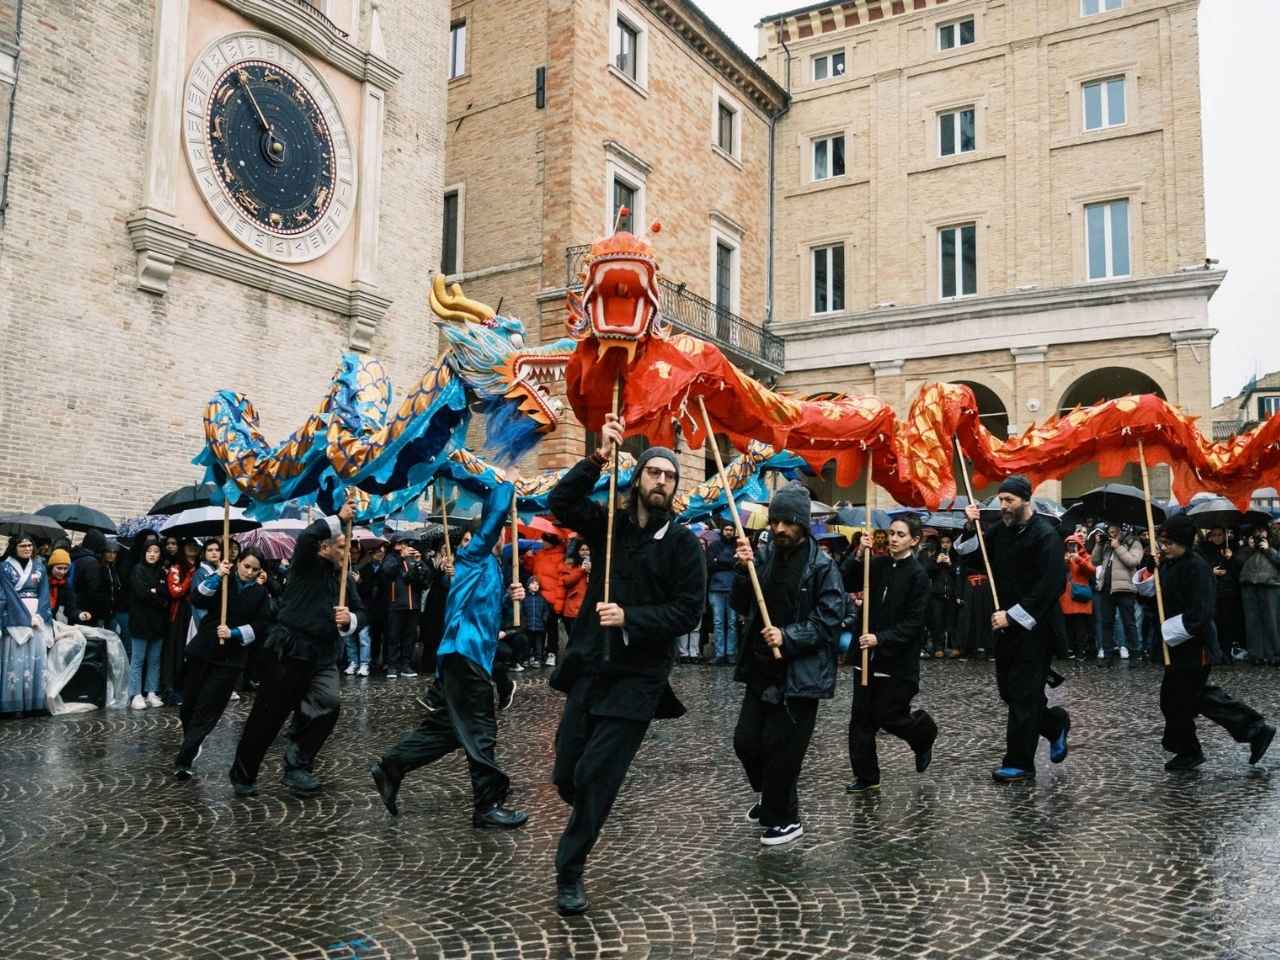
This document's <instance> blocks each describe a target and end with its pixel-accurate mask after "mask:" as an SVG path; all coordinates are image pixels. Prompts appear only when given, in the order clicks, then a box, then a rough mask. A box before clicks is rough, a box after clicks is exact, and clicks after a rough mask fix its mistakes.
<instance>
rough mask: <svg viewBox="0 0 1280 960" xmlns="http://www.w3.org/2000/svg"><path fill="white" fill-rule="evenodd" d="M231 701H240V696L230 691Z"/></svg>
mask: <svg viewBox="0 0 1280 960" xmlns="http://www.w3.org/2000/svg"><path fill="white" fill-rule="evenodd" d="M231 699H232V700H233V701H234V700H239V699H240V694H238V693H236V692H235V691H234V690H232V691H231Z"/></svg>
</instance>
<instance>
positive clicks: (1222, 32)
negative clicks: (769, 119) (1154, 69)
mask: <svg viewBox="0 0 1280 960" xmlns="http://www.w3.org/2000/svg"><path fill="white" fill-rule="evenodd" d="M698 3H699V6H701V7H702V9H703V10H705V11H706V12H707V13H708V14H709V15H710V16H711V17H712V18H713V19H714V20H715V21H716V22H717V23H718V24H719V25H720V26H721V28H723V29H724V30H725V32H726V33H728V34H729V36H731V37H732V38H733V39H734V40H735V41H737V43H738V45H739V46H741V47H742V49H744V50H746V51H747V53H749V54H751V55H752V56H755V54H756V47H757V43H756V30H755V24H756V23H757V22H758V21H759V20H760V19H761V17H764V16H766V15H769V14H774V13H778V12H780V11H782V10H789V9H794V8H795V7H798V6H801V5H802V3H803V0H698ZM1277 36H1280V0H1202V2H1201V5H1200V86H1201V90H1202V93H1203V100H1202V106H1203V115H1204V144H1205V148H1204V154H1205V156H1204V167H1205V203H1206V206H1207V211H1206V221H1207V223H1206V227H1207V230H1208V254H1209V256H1211V257H1214V258H1216V259H1218V260H1220V261H1221V265H1222V266H1223V267H1226V268H1227V269H1228V270H1229V271H1230V272H1229V273H1228V275H1227V280H1226V282H1225V283H1224V284H1223V285H1222V286H1221V287H1220V288H1219V290H1218V293H1217V295H1216V296H1214V298H1213V300H1211V301H1210V303H1209V320H1210V323H1211V324H1212V325H1213V326H1215V327H1217V328H1218V330H1219V331H1220V332H1219V334H1218V336H1217V337H1216V338H1215V339H1214V341H1213V399H1214V402H1217V401H1218V400H1221V399H1222V398H1223V397H1224V396H1228V395H1230V394H1234V393H1236V392H1237V391H1238V390H1239V389H1240V387H1241V386H1243V385H1244V383H1245V381H1246V380H1248V379H1249V377H1250V376H1251V375H1252V374H1253V373H1254V372H1255V371H1256V372H1257V373H1259V374H1265V373H1268V372H1270V371H1272V370H1280V329H1277V327H1280V242H1278V241H1277V237H1280V231H1277V229H1276V224H1278V223H1280V169H1278V167H1280V164H1278V163H1277V157H1278V156H1280V133H1278V132H1277V127H1276V123H1275V119H1274V118H1275V110H1276V105H1275V94H1276V90H1277V88H1278V87H1280V84H1278V83H1277V66H1276V65H1277V59H1278V58H1277V56H1276V52H1275V38H1276V37H1277ZM1264 331H1268V332H1267V333H1266V334H1265V335H1264Z"/></svg>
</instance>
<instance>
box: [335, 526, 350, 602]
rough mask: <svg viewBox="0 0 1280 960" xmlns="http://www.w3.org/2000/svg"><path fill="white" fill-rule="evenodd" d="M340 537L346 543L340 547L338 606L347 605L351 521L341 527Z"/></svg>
mask: <svg viewBox="0 0 1280 960" xmlns="http://www.w3.org/2000/svg"><path fill="white" fill-rule="evenodd" d="M342 536H343V537H344V538H345V540H346V543H344V544H343V547H342V579H341V580H340V581H339V582H338V606H340V607H345V606H346V605H347V575H348V574H349V573H350V572H351V521H350V520H348V521H347V522H346V523H344V524H343V525H342Z"/></svg>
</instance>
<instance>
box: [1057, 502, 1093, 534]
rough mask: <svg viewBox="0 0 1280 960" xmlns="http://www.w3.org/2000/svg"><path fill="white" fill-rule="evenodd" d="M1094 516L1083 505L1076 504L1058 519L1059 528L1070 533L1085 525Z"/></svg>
mask: <svg viewBox="0 0 1280 960" xmlns="http://www.w3.org/2000/svg"><path fill="white" fill-rule="evenodd" d="M1091 516H1093V514H1091V513H1090V512H1089V511H1088V510H1086V509H1085V506H1084V504H1083V503H1076V504H1073V505H1071V506H1070V507H1068V508H1067V512H1066V513H1064V514H1063V515H1062V516H1060V517H1059V518H1058V527H1059V528H1060V529H1062V530H1066V531H1068V532H1070V531H1072V530H1074V529H1075V528H1076V527H1078V526H1080V525H1081V524H1083V523H1084V522H1085V521H1086V520H1088V519H1089V518H1090V517H1091Z"/></svg>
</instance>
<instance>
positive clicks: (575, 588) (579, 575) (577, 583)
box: [561, 563, 587, 620]
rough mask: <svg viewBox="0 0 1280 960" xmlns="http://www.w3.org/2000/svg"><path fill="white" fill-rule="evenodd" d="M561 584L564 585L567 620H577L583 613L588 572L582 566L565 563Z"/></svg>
mask: <svg viewBox="0 0 1280 960" xmlns="http://www.w3.org/2000/svg"><path fill="white" fill-rule="evenodd" d="M561 582H562V583H563V584H564V616H565V619H566V620H577V619H578V614H579V613H581V612H582V598H583V597H585V596H586V595H587V571H585V570H583V569H582V567H581V565H580V564H576V563H565V565H564V567H563V568H562V573H561Z"/></svg>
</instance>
